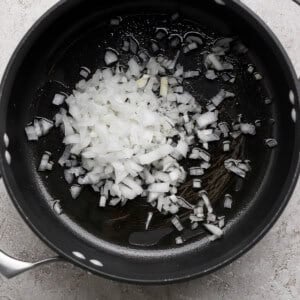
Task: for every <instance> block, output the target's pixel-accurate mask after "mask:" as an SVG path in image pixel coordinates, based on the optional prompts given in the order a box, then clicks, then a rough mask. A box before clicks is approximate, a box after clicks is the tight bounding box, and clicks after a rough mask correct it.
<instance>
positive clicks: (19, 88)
mask: <svg viewBox="0 0 300 300" xmlns="http://www.w3.org/2000/svg"><path fill="white" fill-rule="evenodd" d="M145 12H147V14H151V15H157V16H159V15H161V14H162V13H166V14H172V13H174V12H179V13H180V14H181V15H182V16H185V17H186V18H188V19H190V20H194V21H195V22H196V23H201V24H202V25H204V26H207V27H209V28H212V29H213V30H214V31H216V32H218V33H219V34H220V35H230V34H231V35H232V34H237V35H238V36H239V37H241V39H242V40H243V42H244V43H245V44H246V45H247V47H248V48H249V59H251V60H252V61H253V62H254V63H255V65H256V67H257V68H258V69H259V70H261V72H262V73H263V74H264V80H263V82H262V86H263V87H264V90H266V91H267V93H268V95H271V97H272V99H273V103H272V105H271V106H270V108H268V109H265V108H262V106H261V104H260V103H261V101H262V98H263V93H259V92H257V91H256V88H255V85H254V84H252V83H251V82H250V83H249V84H248V85H246V84H245V81H243V82H241V83H237V85H236V89H237V90H236V92H237V93H238V94H239V95H240V97H241V98H242V99H240V100H241V101H240V102H241V111H242V112H245V114H248V115H250V116H251V117H255V116H257V115H258V114H260V115H261V117H262V119H263V120H265V121H266V120H269V119H270V118H273V119H274V120H275V124H273V126H271V125H268V126H266V127H265V129H263V132H262V135H264V136H268V135H269V136H275V137H276V139H277V140H278V143H279V146H278V147H277V148H276V149H274V150H273V151H266V149H265V147H264V145H263V143H261V144H259V143H255V142H252V143H251V142H250V143H249V145H248V146H247V147H248V149H247V153H248V154H249V156H250V158H251V160H252V161H253V162H254V165H253V174H254V175H251V176H250V178H249V180H247V181H246V184H245V186H244V187H243V189H242V190H241V191H239V192H238V193H237V194H236V198H237V199H238V204H237V205H236V207H235V208H234V209H233V210H232V211H231V212H230V213H229V214H228V216H227V219H228V223H227V226H226V229H225V237H224V238H223V239H220V240H218V241H215V242H213V243H209V242H208V241H207V239H206V238H205V237H203V236H198V237H197V238H194V239H191V240H190V241H189V242H187V243H185V244H184V245H181V246H175V245H171V244H170V243H169V242H168V238H166V239H165V235H168V234H170V235H172V230H170V228H169V227H168V226H167V225H166V226H163V227H161V228H160V229H158V230H153V231H152V232H150V233H149V232H148V233H140V234H139V235H140V237H141V238H142V239H143V238H144V237H145V239H146V240H145V242H144V244H143V242H142V243H140V245H137V244H139V243H131V244H130V243H128V236H129V235H130V232H132V231H139V230H140V229H139V228H140V225H141V224H142V222H144V221H145V212H146V209H145V207H140V206H139V205H137V204H135V203H132V204H131V206H130V207H129V208H124V209H123V210H121V211H119V210H118V211H116V210H108V211H106V212H104V213H103V212H98V211H97V207H96V203H97V202H96V200H95V199H94V196H93V195H92V194H90V193H89V192H86V193H84V194H83V195H82V197H81V198H82V199H80V200H79V201H78V202H76V203H75V204H74V202H72V199H71V198H70V195H69V193H68V189H67V188H66V185H65V182H63V180H61V178H60V177H61V175H62V174H61V173H62V171H61V170H56V169H55V170H54V171H53V173H51V175H49V177H48V178H46V176H45V175H44V174H39V173H38V172H37V171H36V168H37V165H38V163H39V160H40V157H41V154H42V153H43V151H45V150H50V151H52V152H53V153H54V156H55V158H58V157H59V156H60V154H61V151H62V149H57V145H58V144H59V143H58V139H59V136H57V135H56V134H50V135H49V136H48V137H47V138H45V139H44V140H41V142H40V143H39V144H38V145H36V144H30V143H28V142H27V139H26V136H25V134H24V127H25V126H26V124H27V123H28V122H29V121H31V120H32V119H33V116H36V115H42V116H44V117H48V118H52V117H53V115H54V113H55V112H54V110H53V107H52V106H51V101H50V99H51V97H52V96H53V93H54V92H55V91H57V89H65V90H66V91H69V90H70V89H71V88H72V86H74V84H75V83H76V82H77V81H78V79H79V78H78V75H77V74H78V70H79V69H80V66H82V65H86V66H91V68H95V69H96V68H97V67H99V65H101V62H100V60H101V59H102V57H103V51H104V48H105V46H104V44H101V41H102V40H101V38H102V37H103V36H104V35H105V34H106V32H105V30H106V28H107V27H105V26H106V25H105V24H107V22H108V20H109V19H110V18H111V17H113V16H116V15H126V14H139V15H145ZM157 18H159V17H157ZM140 19H143V18H142V17H140ZM141 22H142V21H141ZM153 22H154V25H155V22H159V21H156V19H154V20H153ZM139 29H140V30H141V31H144V34H145V37H148V36H147V34H148V35H149V32H148V31H149V28H147V27H141V28H139ZM110 42H111V43H118V40H117V39H114V38H112V39H111V40H110ZM99 43H100V47H98V44H99ZM192 63H193V62H192ZM242 63H243V61H242V60H241V64H242ZM60 82H63V83H64V87H63V86H62V85H61V83H60ZM203 88H204V89H209V87H208V86H206V85H203ZM0 96H1V103H0V136H1V137H4V135H5V134H7V136H8V137H9V141H10V142H9V145H8V146H7V145H5V143H4V142H1V144H0V166H1V172H2V176H3V179H4V182H5V185H6V187H7V190H8V192H9V195H10V197H11V199H12V201H13V203H14V204H15V206H16V208H17V209H18V211H19V212H20V214H21V216H22V217H23V218H24V220H25V221H26V222H27V224H28V225H29V226H30V227H31V228H32V229H33V230H34V232H35V233H36V234H37V235H38V236H39V237H40V238H41V239H42V240H43V241H45V243H46V244H47V245H49V246H50V247H51V248H52V249H53V250H54V251H56V252H57V253H58V255H59V258H63V259H65V260H68V261H70V262H72V263H74V264H77V265H79V266H80V267H82V268H84V269H87V270H89V271H91V272H93V273H95V274H98V275H101V276H105V277H108V278H111V279H115V280H121V281H127V282H131V283H170V282H177V281H182V280H187V279H191V278H195V277H198V276H202V275H205V274H207V273H209V272H212V271H214V270H216V269H218V268H220V267H222V266H224V265H226V264H228V263H230V262H232V261H233V260H234V259H236V258H238V257H239V256H241V255H242V254H243V253H245V252H246V251H247V250H249V249H250V248H251V247H252V246H253V245H254V244H255V243H257V242H258V241H259V240H260V239H261V238H262V237H263V236H264V235H265V234H266V232H267V231H268V230H269V229H270V228H271V227H272V225H273V224H274V223H275V221H276V220H277V218H278V217H279V216H280V214H281V213H282V211H283V209H284V207H285V206H286V204H287V202H288V200H289V199H290V196H291V194H292V191H293V189H294V187H295V184H296V182H297V178H298V174H299V150H300V139H299V136H300V126H299V125H300V124H299V122H300V121H299V117H298V114H299V113H300V109H299V97H300V85H299V82H298V80H297V78H296V74H295V71H294V69H293V67H292V65H291V63H290V60H289V59H288V57H287V55H286V53H285V50H284V49H283V47H282V46H281V44H280V43H279V42H278V40H277V39H276V37H275V36H274V34H273V33H272V32H271V31H270V30H269V29H268V28H267V26H266V25H265V24H264V23H263V22H262V21H261V20H260V19H259V18H258V17H257V16H256V15H255V14H254V13H253V12H251V11H250V10H249V9H248V8H247V7H245V6H244V5H243V4H242V3H240V2H239V1H237V0H231V1H230V0H218V1H217V0H215V1H214V0H210V1H208V0H207V1H197V2H193V1H189V0H187V1H184V3H182V2H179V1H165V0H159V1H157V0H152V1H146V0H142V1H135V0H132V1H127V2H123V1H117V0H112V1H109V2H107V3H106V2H103V1H100V2H99V1H87V0H72V1H70V0H65V1H60V2H59V3H58V4H57V5H56V6H54V7H53V8H52V9H50V10H49V11H48V12H47V13H46V14H45V15H43V16H42V17H41V18H40V20H39V21H38V22H37V23H36V24H35V25H34V26H33V27H32V28H31V29H30V30H29V32H28V33H27V34H26V36H25V37H24V39H23V40H22V42H21V43H20V44H19V46H18V48H17V49H16V51H15V52H14V54H13V56H12V58H11V60H10V62H9V65H8V67H7V69H6V72H5V74H4V77H3V80H2V84H1V90H0ZM2 140H3V139H2ZM9 155H10V156H11V164H8V161H7V158H8V156H9ZM54 199H61V200H62V208H63V213H62V214H57V213H55V211H54V210H53V205H54V203H55V202H53V200H54ZM127 209H129V210H131V211H133V212H134V213H135V214H136V216H142V217H141V220H139V219H137V218H135V219H133V218H132V217H129V218H127V217H126V212H127ZM112 219H114V220H115V221H116V222H110V221H111V220H112ZM122 219H124V220H125V221H124V220H123V221H122ZM99 224H100V225H99ZM158 236H161V238H162V242H159V243H155V242H153V239H154V241H155V239H157V237H158ZM146 237H147V238H146ZM149 239H150V242H149ZM54 260H55V258H54ZM32 266H34V265H30V264H22V263H20V262H18V261H16V260H14V259H12V258H9V257H8V256H6V255H5V254H4V253H0V271H2V273H3V274H4V275H5V276H7V277H12V276H15V275H16V274H18V273H20V272H22V271H24V270H25V269H28V268H30V267H32Z"/></svg>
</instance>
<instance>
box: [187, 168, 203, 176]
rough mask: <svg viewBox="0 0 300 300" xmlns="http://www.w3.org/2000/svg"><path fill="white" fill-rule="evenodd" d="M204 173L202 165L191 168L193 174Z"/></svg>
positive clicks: (199, 174)
mask: <svg viewBox="0 0 300 300" xmlns="http://www.w3.org/2000/svg"><path fill="white" fill-rule="evenodd" d="M203 174H204V170H203V169H202V168H201V167H192V168H190V175H191V176H201V175H203Z"/></svg>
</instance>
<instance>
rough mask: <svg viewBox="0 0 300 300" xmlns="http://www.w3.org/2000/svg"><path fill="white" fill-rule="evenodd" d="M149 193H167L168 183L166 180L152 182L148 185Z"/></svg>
mask: <svg viewBox="0 0 300 300" xmlns="http://www.w3.org/2000/svg"><path fill="white" fill-rule="evenodd" d="M148 191H149V192H150V193H168V192H169V191H170V184H169V183H167V182H162V183H152V184H150V185H149V187H148Z"/></svg>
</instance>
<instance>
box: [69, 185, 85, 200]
mask: <svg viewBox="0 0 300 300" xmlns="http://www.w3.org/2000/svg"><path fill="white" fill-rule="evenodd" d="M81 190H82V187H81V186H80V185H72V186H71V188H70V193H71V196H72V198H73V199H77V198H78V197H79V194H80V192H81Z"/></svg>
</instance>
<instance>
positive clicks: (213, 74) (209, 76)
mask: <svg viewBox="0 0 300 300" xmlns="http://www.w3.org/2000/svg"><path fill="white" fill-rule="evenodd" d="M205 77H206V78H207V79H209V80H215V79H216V78H218V76H217V75H216V72H215V71H214V70H207V71H206V73H205Z"/></svg>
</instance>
